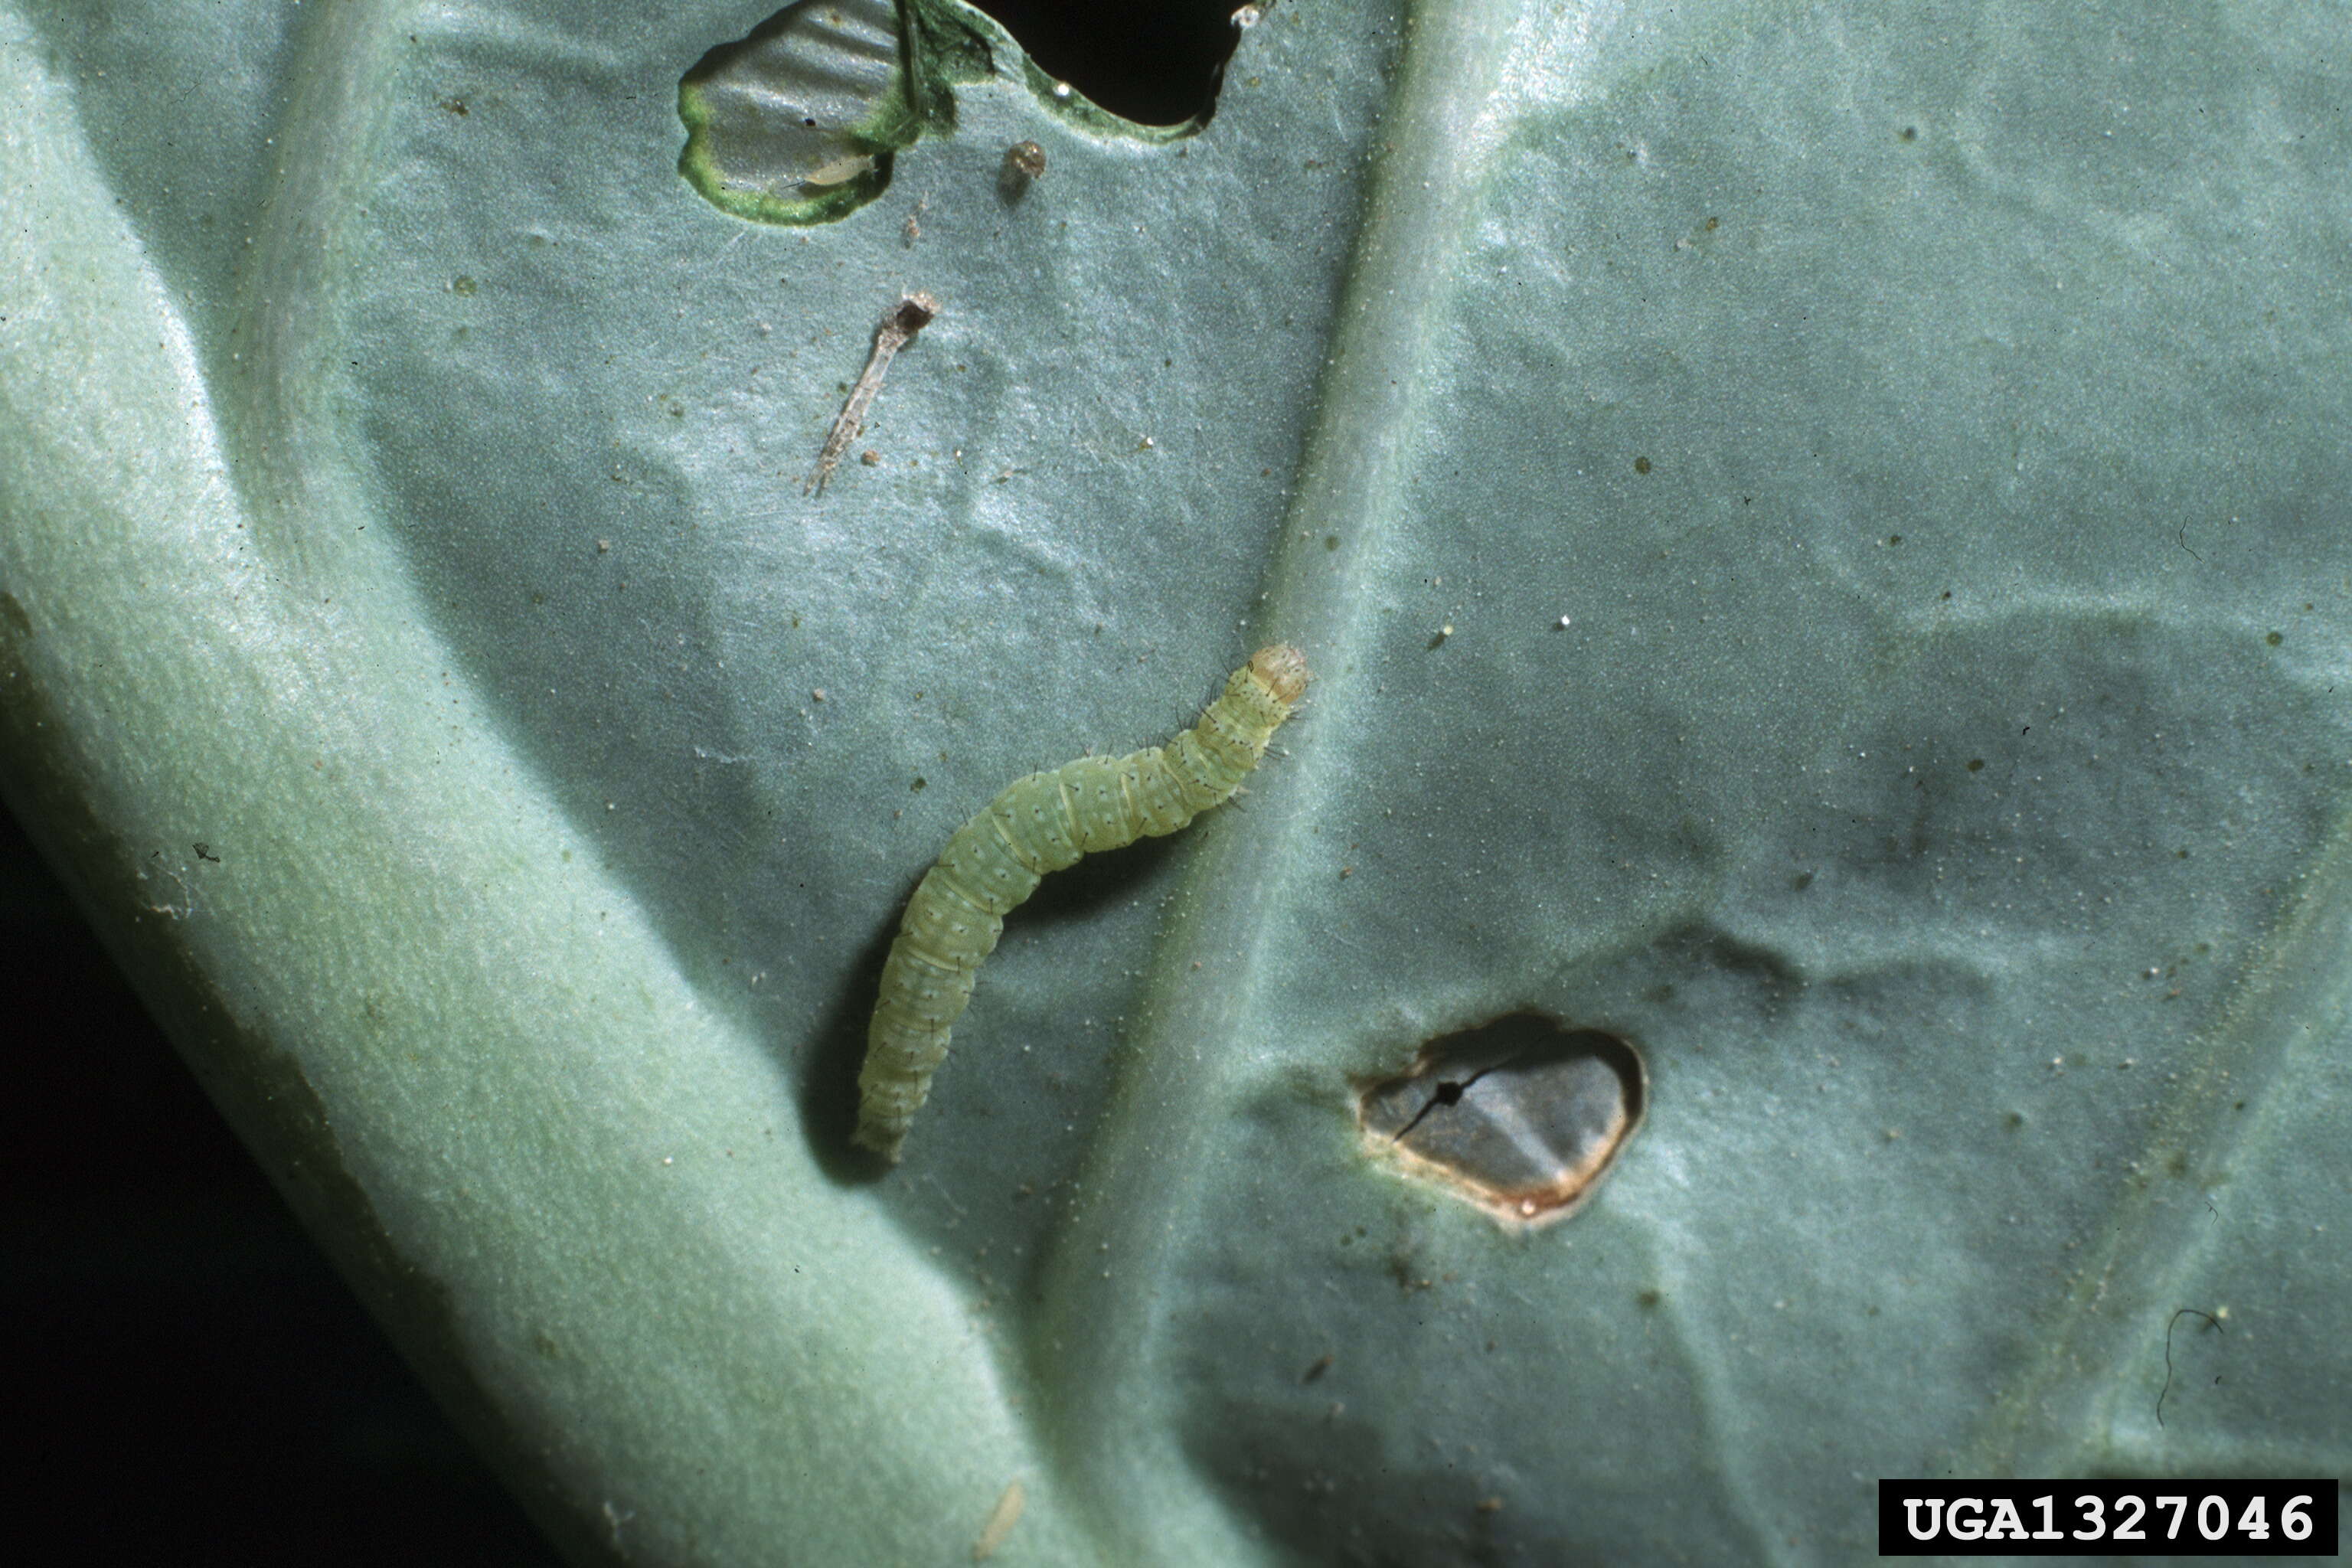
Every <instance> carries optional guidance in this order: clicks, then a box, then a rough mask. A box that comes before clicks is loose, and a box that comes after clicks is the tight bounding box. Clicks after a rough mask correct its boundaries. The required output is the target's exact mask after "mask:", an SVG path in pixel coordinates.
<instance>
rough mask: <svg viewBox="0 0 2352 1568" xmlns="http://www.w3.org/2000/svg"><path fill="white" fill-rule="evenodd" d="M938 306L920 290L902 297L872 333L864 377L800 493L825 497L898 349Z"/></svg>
mask: <svg viewBox="0 0 2352 1568" xmlns="http://www.w3.org/2000/svg"><path fill="white" fill-rule="evenodd" d="M939 313H940V302H939V301H938V300H934V299H932V298H931V297H930V296H929V294H926V293H924V292H923V291H922V290H921V289H916V290H915V291H914V292H913V293H910V294H907V295H904V296H902V297H901V298H900V299H899V300H898V303H897V304H896V305H893V306H892V307H890V313H889V314H888V315H887V316H884V317H883V318H882V324H881V325H880V326H879V327H877V328H876V329H875V331H874V353H873V354H872V355H871V356H870V357H869V358H868V359H867V360H866V370H865V372H864V374H860V375H859V376H858V378H857V384H856V386H853V387H851V388H850V389H849V401H848V402H846V403H845V404H843V405H841V417H840V418H838V419H835V421H834V422H833V433H832V434H831V435H829V436H827V437H825V438H824V451H822V452H820V453H818V454H817V459H816V472H814V474H811V475H810V476H809V477H808V479H806V480H804V481H803V483H802V485H801V493H802V494H803V495H806V494H808V493H809V492H810V491H812V490H814V491H815V492H816V493H817V494H818V495H823V494H824V485H825V481H826V480H827V479H831V478H833V470H834V469H835V468H837V467H839V466H840V463H841V455H842V453H844V452H845V451H847V450H848V449H849V444H850V443H851V442H852V441H854V440H856V438H857V432H858V431H859V430H861V429H863V428H865V426H866V410H867V409H869V408H871V407H873V406H874V396H875V394H877V393H878V392H880V391H881V390H882V378H883V376H885V375H886V374H888V373H889V370H890V362H891V360H893V359H894V358H896V357H897V356H898V351H899V350H900V349H902V348H905V347H906V346H907V345H908V343H910V342H914V341H915V334H916V333H918V332H919V331H922V330H923V329H924V328H925V327H928V326H929V325H930V324H931V322H932V321H934V320H935V319H936V318H937V317H938V316H939Z"/></svg>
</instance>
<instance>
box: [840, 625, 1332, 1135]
mask: <svg viewBox="0 0 2352 1568" xmlns="http://www.w3.org/2000/svg"><path fill="white" fill-rule="evenodd" d="M1307 679H1308V677H1307V659H1306V656H1304V655H1303V654H1301V653H1300V652H1299V651H1298V650H1297V648H1295V647H1290V646H1288V645H1287V644H1285V643H1276V644H1275V645H1274V646H1273V647H1263V648H1260V649H1258V651H1257V652H1256V654H1255V655H1254V656H1253V657H1252V658H1251V659H1250V661H1249V662H1248V663H1247V664H1245V665H1244V666H1242V667H1241V668H1239V669H1237V670H1235V671H1234V673H1233V678H1232V679H1229V680H1227V681H1226V682H1225V689H1224V692H1223V695H1222V696H1220V697H1219V698H1218V699H1217V700H1215V701H1214V702H1212V703H1210V704H1209V706H1208V709H1207V710H1206V711H1205V712H1203V713H1202V715H1201V721H1200V722H1199V723H1197V724H1195V725H1193V726H1192V728H1191V729H1190V730H1187V731H1184V732H1183V733H1182V734H1181V735H1179V736H1177V737H1176V738H1175V739H1174V740H1173V741H1171V742H1168V744H1166V745H1164V746H1161V747H1160V748H1159V749H1157V750H1155V751H1145V752H1135V753H1133V754H1132V755H1129V756H1125V757H1080V758H1079V759H1078V760H1077V761H1076V762H1075V763H1066V764H1065V765H1064V766H1062V767H1059V768H1056V769H1055V770H1054V771H1053V772H1051V773H1031V774H1030V775H1029V776H1028V777H1026V778H1024V779H1018V780H1015V781H1014V782H1013V784H1010V785H1009V786H1007V787H1006V789H1005V790H1004V793H1003V794H1002V795H998V796H997V797H996V798H995V799H994V800H992V801H990V802H989V803H988V807H987V809H986V810H984V811H982V813H981V814H980V815H979V816H975V817H973V818H972V819H971V821H970V822H967V823H965V824H964V825H963V826H961V827H960V828H958V829H956V834H955V837H952V838H950V839H949V840H948V847H947V851H946V853H944V854H942V855H941V856H940V862H939V864H938V865H936V866H934V867H932V868H930V870H929V871H928V872H926V873H925V874H924V877H923V880H922V884H921V886H919V887H918V888H917V889H915V896H914V897H913V898H912V899H910V900H908V902H907V918H906V919H905V920H904V921H901V922H900V923H899V927H898V941H897V942H893V943H891V945H890V957H889V960H888V961H887V963H884V964H883V966H882V997H881V1000H880V1002H879V1003H877V1005H876V1006H875V1008H874V1022H873V1024H872V1025H871V1026H868V1028H867V1029H866V1068H865V1070H864V1071H863V1072H861V1073H859V1074H858V1075H857V1101H858V1103H857V1131H856V1142H859V1143H862V1144H864V1145H865V1146H866V1148H868V1149H871V1150H873V1151H874V1152H877V1153H878V1154H882V1155H885V1156H887V1158H889V1159H891V1160H893V1161H896V1160H897V1159H898V1147H899V1145H900V1144H901V1143H903V1142H906V1138H907V1129H908V1127H909V1126H910V1125H912V1124H913V1122H914V1120H915V1112H916V1111H917V1110H919V1109H920V1108H921V1106H922V1103H923V1099H924V1097H925V1096H926V1095H928V1094H929V1092H930V1085H931V1074H932V1072H933V1071H935V1070H936V1069H937V1068H938V1067H939V1065H940V1062H941V1061H942V1060H944V1059H945V1058H946V1057H947V1054H948V1034H949V1031H950V1030H951V1029H953V1028H954V1027H955V1021H956V1019H957V1018H959V1017H961V1016H962V1014H963V1009H964V1004H965V1003H967V1002H969V1001H971V982H972V976H973V974H974V973H977V972H978V970H979V968H980V961H981V960H982V959H983V958H986V957H987V956H988V955H989V954H990V953H992V952H995V951H996V939H997V938H998V937H999V936H1000V935H1002V934H1003V931H1004V916H1005V914H1006V913H1007V911H1009V910H1012V909H1013V907H1014V906H1015V905H1017V904H1019V903H1020V902H1021V900H1024V899H1025V898H1027V897H1028V896H1029V895H1030V894H1031V893H1033V892H1034V891H1036V889H1037V883H1038V882H1039V880H1040V879H1043V878H1044V877H1045V873H1046V872H1048V871H1059V870H1061V869H1062V868H1065V867H1067V866H1074V865H1076V863H1077V861H1078V858H1080V857H1081V856H1084V855H1087V854H1089V853H1091V852H1093V851H1096V850H1100V849H1117V848H1118V847H1121V846H1123V845H1128V844H1132V843H1134V842H1135V841H1136V840H1137V839H1139V838H1146V837H1159V836H1160V834H1163V833H1173V832H1175V831H1176V830H1177V829H1178V828H1180V827H1181V826H1184V825H1185V824H1187V823H1189V822H1191V821H1192V819H1193V818H1194V817H1196V816H1200V815H1201V813H1202V812H1204V811H1206V810H1208V809H1209V808H1210V807H1212V806H1215V805H1223V804H1224V803H1225V802H1226V801H1228V800H1230V799H1232V798H1233V795H1234V791H1235V790H1236V789H1239V788H1240V787H1241V782H1242V780H1243V779H1244V777H1246V776H1247V775H1248V774H1249V773H1250V771H1251V770H1252V769H1254V768H1255V767H1256V766H1257V764H1258V759H1259V758H1260V757H1263V756H1264V755H1265V743H1266V742H1267V741H1268V740H1269V739H1271V738H1272V737H1273V734H1274V732H1275V731H1276V729H1278V728H1280V727H1281V724H1282V721H1284V720H1286V719H1287V718H1289V717H1290V712H1291V710H1292V709H1293V708H1295V707H1296V706H1297V703H1298V700H1299V698H1300V697H1301V696H1303V695H1305V693H1306V690H1307Z"/></svg>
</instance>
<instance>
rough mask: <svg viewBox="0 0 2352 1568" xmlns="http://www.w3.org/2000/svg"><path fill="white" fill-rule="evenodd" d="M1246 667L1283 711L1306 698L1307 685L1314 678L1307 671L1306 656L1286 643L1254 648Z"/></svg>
mask: <svg viewBox="0 0 2352 1568" xmlns="http://www.w3.org/2000/svg"><path fill="white" fill-rule="evenodd" d="M1249 668H1250V673H1251V674H1252V675H1254V676H1255V677H1257V679H1259V680H1260V681H1261V682H1263V683H1264V685H1265V689H1267V690H1269V691H1271V692H1273V693H1274V698H1275V700H1276V701H1277V702H1279V703H1281V704H1282V705H1283V706H1284V707H1285V708H1288V707H1289V706H1290V705H1291V704H1293V703H1295V702H1297V700H1299V699H1300V698H1301V697H1304V696H1306V695H1307V682H1308V681H1309V680H1312V679H1314V677H1313V676H1311V675H1309V674H1308V673H1307V656H1306V655H1305V654H1303V653H1301V652H1299V651H1298V650H1297V648H1295V647H1291V646H1290V645H1289V644H1288V643H1286V642H1278V643H1275V644H1272V645H1271V646H1269V647H1262V648H1260V649H1258V650H1257V652H1255V654H1252V655H1251V656H1250V661H1249Z"/></svg>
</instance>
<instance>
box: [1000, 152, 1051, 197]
mask: <svg viewBox="0 0 2352 1568" xmlns="http://www.w3.org/2000/svg"><path fill="white" fill-rule="evenodd" d="M1043 174H1045V149H1044V148H1043V147H1040V146H1038V145H1037V143H1035V142H1014V143H1013V145H1012V146H1010V147H1007V148H1006V149H1005V150H1004V163H1003V166H1002V167H1001V168H999V169H998V170H997V171H996V194H997V195H1000V196H1003V198H1004V199H1005V200H1006V201H1007V202H1017V201H1019V200H1020V199H1021V198H1022V197H1024V196H1025V195H1028V194H1029V186H1030V185H1031V184H1032V183H1033V182H1034V181H1035V180H1037V179H1038V178H1039V177H1040V176H1042V175H1043Z"/></svg>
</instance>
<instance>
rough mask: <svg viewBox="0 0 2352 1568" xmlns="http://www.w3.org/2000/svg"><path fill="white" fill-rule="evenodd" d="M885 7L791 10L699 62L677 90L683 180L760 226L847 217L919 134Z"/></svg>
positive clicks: (816, 2) (856, 3) (894, 11)
mask: <svg viewBox="0 0 2352 1568" xmlns="http://www.w3.org/2000/svg"><path fill="white" fill-rule="evenodd" d="M909 82H910V73H909V71H908V56H907V54H906V51H905V50H904V48H903V47H901V39H900V37H899V31H898V8H897V7H896V6H895V5H893V4H892V3H891V0H801V3H800V4H798V5H791V6H787V7H786V8H785V9H783V10H782V11H779V12H777V13H776V14H775V15H774V16H771V17H769V18H768V20H766V21H765V22H763V23H761V25H760V26H757V27H755V28H753V29H752V30H751V33H750V34H749V35H748V36H747V37H743V38H741V39H740V40H738V41H737V42H735V43H732V44H722V45H720V46H719V47H718V48H715V49H713V50H711V51H710V52H709V54H707V55H705V56H704V57H703V58H702V59H701V60H700V62H698V64H697V65H696V66H695V68H693V69H692V70H690V71H688V73H687V74H686V78H685V79H684V80H682V81H680V82H679V83H678V89H677V112H678V118H679V119H681V120H683V121H685V122H686V128H687V140H686V151H685V153H683V154H681V155H680V157H679V159H678V172H679V173H680V174H684V175H685V176H686V177H687V179H688V181H689V182H690V183H691V184H693V186H694V188H695V189H696V190H698V191H699V192H700V193H701V194H702V195H703V196H704V197H705V198H706V199H708V200H709V202H710V203H711V204H712V205H715V206H718V207H719V208H720V209H721V210H723V211H726V212H729V213H732V214H733V215H735V216H737V217H744V218H751V219H753V220H755V221H758V222H761V223H780V224H812V223H824V222H829V221H831V220H833V219H835V218H839V217H844V216H847V215H848V214H850V213H852V212H855V211H856V209H857V208H859V207H861V206H863V205H866V203H867V202H869V201H872V200H873V199H874V198H875V197H876V196H877V195H881V194H882V191H883V189H884V188H885V187H886V186H887V185H888V184H889V183H890V155H891V154H892V153H894V152H896V151H898V149H900V148H904V147H908V146H911V145H912V144H913V143H914V142H915V139H916V138H917V136H918V135H919V134H920V133H921V131H922V121H921V116H920V115H919V112H918V110H917V108H916V105H915V101H914V94H913V92H912V89H911V88H910V86H909Z"/></svg>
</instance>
